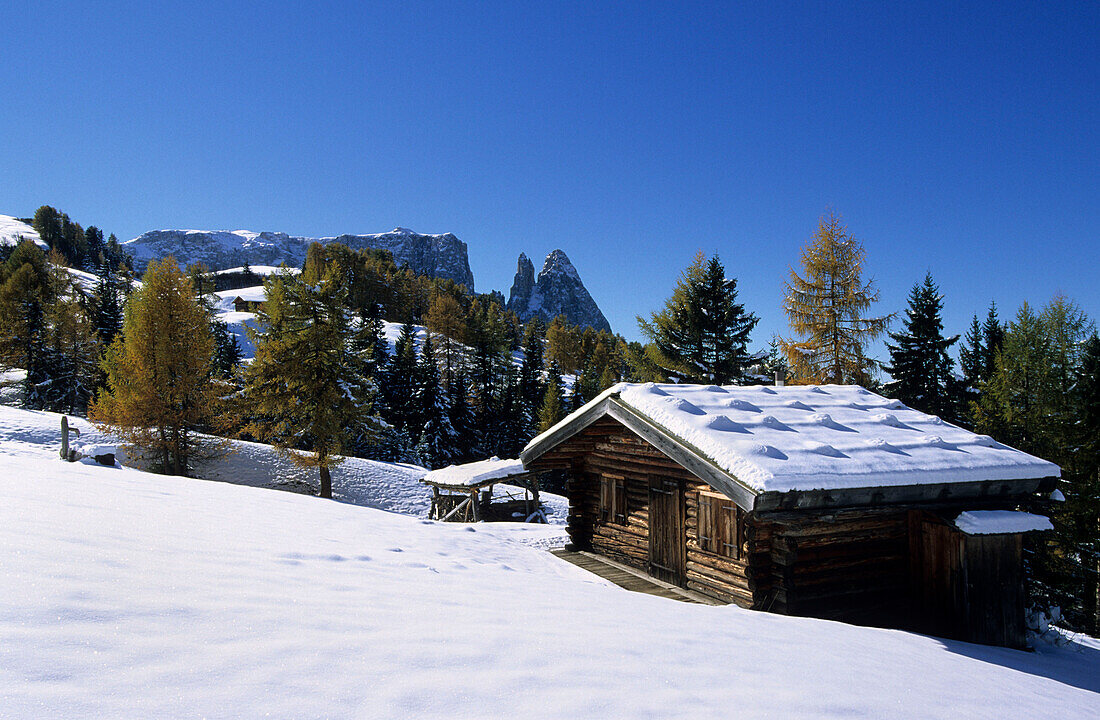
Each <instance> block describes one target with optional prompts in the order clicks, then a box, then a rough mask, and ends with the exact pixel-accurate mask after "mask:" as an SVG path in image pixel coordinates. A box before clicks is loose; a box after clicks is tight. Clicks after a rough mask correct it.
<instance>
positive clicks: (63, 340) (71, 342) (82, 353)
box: [36, 269, 99, 415]
mask: <svg viewBox="0 0 1100 720" xmlns="http://www.w3.org/2000/svg"><path fill="white" fill-rule="evenodd" d="M51 275H52V278H51V280H52V282H53V284H54V287H55V288H56V291H55V295H56V300H55V301H54V302H53V303H52V304H51V305H50V307H49V309H48V310H47V312H46V343H45V348H44V350H45V355H44V361H45V362H44V371H43V380H42V382H41V383H40V384H39V386H38V387H37V388H36V395H37V396H38V397H39V398H40V402H41V407H43V408H44V409H46V410H51V411H53V412H59V413H69V414H77V415H84V414H85V413H86V412H87V409H88V401H89V400H90V399H91V396H92V392H93V391H94V390H95V387H96V383H97V380H98V378H99V373H98V367H97V361H98V359H99V343H98V341H97V339H96V335H95V332H94V329H93V327H92V322H91V320H90V318H89V317H88V312H87V310H86V308H85V303H84V302H83V295H82V293H81V290H80V288H79V286H78V285H77V284H76V282H75V281H74V280H73V278H72V276H71V275H69V274H68V273H66V272H64V271H63V270H60V269H55V270H53V271H52V273H51Z"/></svg>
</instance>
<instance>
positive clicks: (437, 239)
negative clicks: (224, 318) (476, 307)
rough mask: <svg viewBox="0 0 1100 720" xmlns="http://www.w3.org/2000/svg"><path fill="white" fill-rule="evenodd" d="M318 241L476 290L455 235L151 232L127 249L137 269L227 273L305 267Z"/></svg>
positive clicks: (398, 230)
mask: <svg viewBox="0 0 1100 720" xmlns="http://www.w3.org/2000/svg"><path fill="white" fill-rule="evenodd" d="M315 242H318V243H321V244H322V245H328V244H329V243H341V244H343V245H347V246H348V247H349V248H352V249H355V250H359V249H364V248H378V249H382V250H389V251H390V252H391V253H393V259H394V261H395V262H396V263H397V264H398V265H399V266H400V265H408V266H409V267H410V268H411V269H412V270H413V271H414V272H416V273H419V274H421V275H428V276H431V277H438V278H446V279H449V280H454V281H455V282H458V283H461V284H463V285H465V286H466V288H467V289H468V290H470V291H471V292H472V291H473V290H474V274H473V272H472V271H471V270H470V261H469V257H468V255H467V248H466V243H464V242H462V241H461V240H459V239H458V238H457V237H455V236H454V235H453V234H452V233H443V234H440V235H424V234H421V233H417V232H413V231H412V230H409V229H407V228H401V227H399V228H395V229H393V230H391V231H390V232H385V233H376V234H373V235H350V234H347V235H337V236H334V237H321V238H311V237H300V236H295V235H288V234H286V233H282V232H258V233H257V232H251V231H249V230H216V231H211V230H151V231H149V232H147V233H144V234H142V235H139V236H138V237H136V238H134V239H133V240H128V241H126V242H124V243H123V244H122V247H123V248H124V249H126V250H127V251H128V252H130V253H131V254H132V255H133V256H134V261H135V264H136V265H137V266H138V268H143V267H144V266H145V265H146V264H147V263H148V262H149V261H150V260H159V259H161V258H164V257H167V256H169V255H172V256H174V257H175V258H176V260H177V261H178V262H179V263H180V264H181V265H188V264H190V263H195V262H201V263H204V264H205V265H206V266H207V267H209V268H210V269H211V270H224V269H226V268H231V267H235V266H239V265H245V264H248V265H280V264H282V263H286V264H288V265H291V266H295V267H300V266H301V265H302V263H303V262H304V261H305V258H306V251H307V250H308V249H309V246H310V245H311V244H312V243H315Z"/></svg>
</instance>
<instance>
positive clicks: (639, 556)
mask: <svg viewBox="0 0 1100 720" xmlns="http://www.w3.org/2000/svg"><path fill="white" fill-rule="evenodd" d="M565 466H568V467H570V468H571V469H572V472H571V477H570V480H569V481H568V482H567V483H566V494H567V496H568V497H569V526H568V531H569V536H570V539H571V540H572V542H573V544H574V545H575V546H576V547H578V548H580V549H585V550H591V551H593V552H596V553H599V554H601V555H604V556H606V557H609V558H611V559H612V560H615V561H617V562H621V563H623V564H624V565H628V566H630V567H633V568H637V569H639V570H642V571H643V572H647V573H648V572H650V568H649V552H650V549H649V547H650V539H649V478H650V477H654V476H657V477H663V478H670V479H675V480H679V481H680V482H681V487H682V492H683V501H684V522H685V543H686V548H685V556H686V558H685V559H686V562H685V571H684V577H683V581H682V583H681V584H682V585H683V586H684V587H687V588H688V589H690V590H694V591H696V592H699V593H703V594H705V595H708V596H710V597H714V598H716V599H719V600H723V601H725V602H731V603H737V604H739V605H742V606H744V607H753V606H755V605H756V604H757V601H758V599H759V598H760V597H763V593H765V592H766V591H767V590H768V589H769V587H770V578H769V576H768V572H767V568H766V567H759V568H757V567H751V565H752V563H753V562H756V563H763V564H765V565H766V563H767V560H768V550H767V547H766V542H767V535H766V534H761V533H754V532H753V531H752V530H751V529H749V528H748V526H747V525H746V532H745V538H746V539H745V545H744V547H743V548H742V552H741V558H740V559H734V558H727V557H721V556H719V555H717V554H715V553H712V552H706V551H703V550H701V549H700V547H699V542H698V522H699V504H698V491H700V490H711V488H710V486H709V485H707V484H706V483H704V482H702V481H701V480H699V478H697V477H695V476H694V475H692V474H691V473H690V472H688V471H687V470H685V469H684V468H683V467H681V466H680V465H678V464H677V463H675V462H674V461H672V460H671V459H669V458H668V457H667V456H666V455H664V454H663V453H661V452H660V451H659V450H657V449H656V448H655V447H653V446H652V445H650V444H649V443H647V442H646V441H645V440H643V439H641V438H640V437H638V436H637V435H635V434H634V433H633V432H632V431H630V430H629V429H627V428H625V427H624V426H623V425H621V424H619V423H618V422H616V421H614V420H611V419H610V418H605V419H603V420H600V421H598V422H596V423H593V424H592V425H590V426H589V427H587V428H586V429H585V430H583V431H581V432H580V433H578V434H577V435H575V436H573V437H572V438H570V439H569V440H567V441H565V442H563V443H562V444H561V445H559V446H558V447H556V448H554V450H552V451H550V452H548V453H546V454H544V455H543V456H542V457H540V458H539V459H538V460H536V461H535V462H534V463H532V469H536V470H540V469H550V468H555V467H565ZM601 477H611V478H622V479H623V480H624V483H623V487H624V489H625V491H626V496H627V504H626V513H625V515H626V522H625V523H616V522H610V521H605V520H602V519H601V518H600V509H599V505H600V478H601ZM738 516H739V520H740V521H742V522H744V521H745V515H744V513H743V512H739V513H738Z"/></svg>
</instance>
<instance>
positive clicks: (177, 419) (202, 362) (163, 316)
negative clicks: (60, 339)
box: [89, 257, 225, 475]
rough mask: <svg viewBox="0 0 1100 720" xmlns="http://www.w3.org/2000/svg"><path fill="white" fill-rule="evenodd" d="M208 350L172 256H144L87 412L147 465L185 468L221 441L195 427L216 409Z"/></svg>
mask: <svg viewBox="0 0 1100 720" xmlns="http://www.w3.org/2000/svg"><path fill="white" fill-rule="evenodd" d="M213 354H214V340H213V338H211V337H210V326H209V323H208V322H207V315H206V310H205V309H204V308H203V306H202V304H201V303H200V302H199V299H198V297H197V295H196V293H195V290H194V288H192V286H191V283H190V282H189V281H188V279H187V277H186V276H185V275H184V274H183V273H182V272H181V271H180V269H179V266H178V265H176V261H175V259H173V258H172V257H168V258H167V259H165V260H163V261H160V262H157V261H153V262H151V263H149V266H148V267H147V268H146V270H145V275H144V277H143V280H142V287H141V288H140V289H138V290H136V291H135V292H134V294H133V295H132V296H131V298H130V301H129V303H127V306H126V317H125V320H124V322H123V330H122V334H120V335H119V336H118V337H116V338H115V341H114V343H113V344H112V345H111V347H110V348H109V349H108V351H107V355H106V358H105V359H104V361H103V369H104V371H105V372H106V374H107V387H106V389H105V390H104V391H103V392H102V393H101V394H100V395H99V397H98V398H97V399H96V400H95V401H94V402H93V403H92V405H91V407H90V408H89V417H91V418H92V420H93V421H95V422H96V423H97V424H98V425H99V426H101V427H103V428H104V429H106V430H108V431H110V432H112V433H114V434H116V435H119V436H120V437H122V438H123V439H124V440H125V442H126V445H127V446H128V447H129V448H130V450H131V451H132V452H134V453H135V454H137V455H140V456H144V457H145V458H146V459H148V460H150V461H151V462H152V467H153V469H155V470H157V471H159V472H163V473H168V474H172V475H184V474H186V473H187V472H189V471H190V470H191V469H192V468H193V466H194V465H195V464H197V463H199V462H202V461H205V460H209V459H211V458H213V457H215V456H217V455H218V454H220V453H221V452H223V451H224V448H225V443H223V442H219V441H215V440H210V439H207V438H204V437H203V436H201V435H199V434H198V433H199V432H200V431H202V430H204V429H207V428H208V427H209V426H210V424H211V423H212V422H213V421H214V420H215V415H216V412H217V398H216V393H215V392H214V386H213V384H212V383H211V380H210V375H211V365H212V358H213Z"/></svg>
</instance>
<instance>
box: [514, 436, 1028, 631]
mask: <svg viewBox="0 0 1100 720" xmlns="http://www.w3.org/2000/svg"><path fill="white" fill-rule="evenodd" d="M531 469H533V470H536V471H541V470H551V469H565V470H568V473H569V480H568V482H567V483H566V494H567V495H568V497H569V506H570V507H569V525H568V531H569V535H570V538H571V540H572V542H573V544H574V545H575V546H576V547H578V548H579V549H586V550H591V551H593V552H596V553H598V554H601V555H604V556H606V557H609V558H611V559H613V560H616V561H618V562H620V563H623V564H624V565H627V566H630V567H634V568H637V569H639V570H641V571H643V572H646V573H650V574H653V569H652V568H651V567H650V565H649V561H650V535H649V529H650V512H649V510H650V508H649V505H650V503H649V482H650V478H653V477H660V478H668V479H673V480H677V481H679V483H680V487H681V491H682V493H683V496H682V499H683V507H684V541H685V546H684V559H685V562H684V572H683V577H682V578H681V579H680V584H681V585H683V586H684V587H686V588H688V589H690V590H694V591H696V592H699V593H702V594H705V595H708V596H710V597H714V598H716V599H719V600H722V601H725V602H731V603H736V604H738V605H741V606H743V607H751V608H755V609H760V610H769V611H772V612H779V613H783V614H788V615H800V616H807V617H818V618H825V619H831V620H840V621H843V622H849V623H854V624H859V625H872V626H878V627H891V628H902V629H914V630H917V631H921V632H930V633H932V634H939V635H944V636H948V637H960V638H962V639H967V640H970V641H973V642H985V643H992V644H998V645H1009V646H1017V647H1018V646H1020V645H1021V644H1022V642H1023V639H1022V638H1023V603H1024V598H1023V577H1022V560H1021V544H1020V536H1018V535H1016V536H1002V537H990V538H965V539H961V540H960V539H959V538H958V534H957V531H954V530H953V529H951V528H949V527H948V524H947V523H945V522H944V518H951V517H954V516H955V515H957V514H958V512H959V511H960V510H962V509H967V508H973V507H986V508H989V509H1009V508H1011V507H1013V506H1014V504H1015V503H1016V502H1017V501H1018V500H1019V499H1018V498H1012V497H1007V496H997V497H990V498H985V499H970V500H953V499H947V498H945V499H944V500H943V501H941V502H938V503H930V504H926V505H922V506H888V507H861V508H852V509H844V510H834V511H830V512H821V511H805V512H794V511H782V512H780V511H775V512H745V511H743V510H741V509H740V508H738V510H737V521H738V523H739V525H740V527H741V533H740V546H739V552H738V553H737V554H738V555H739V557H736V558H733V557H725V556H723V555H719V554H717V553H715V552H710V551H705V550H703V549H702V547H701V546H700V543H699V492H700V491H711V492H713V489H712V488H711V487H710V486H709V485H708V484H706V483H704V482H703V481H701V480H700V479H699V478H698V477H696V476H694V475H692V474H691V473H690V472H689V471H687V470H686V469H684V468H683V467H681V466H680V465H678V464H677V463H675V462H674V461H673V460H671V459H669V458H668V457H667V456H665V455H664V454H663V453H661V452H660V451H659V450H657V449H656V448H655V447H653V446H652V445H650V444H649V443H647V442H646V441H645V440H643V439H641V438H640V437H638V436H637V435H635V434H634V433H633V432H632V431H630V430H629V429H627V428H626V427H624V426H623V425H621V424H620V423H618V422H617V421H615V420H613V419H611V418H609V417H604V418H602V419H600V420H598V421H597V422H595V423H593V424H592V425H590V426H589V427H588V428H586V429H585V430H583V431H581V432H580V433H578V434H577V435H575V436H573V437H571V438H569V439H568V440H566V441H564V442H562V443H561V444H560V445H558V446H557V447H556V448H554V449H553V450H552V451H549V452H547V453H545V454H544V455H542V456H541V457H539V458H538V459H537V460H535V461H533V462H532V463H531ZM605 477H609V478H621V479H622V482H621V487H622V489H623V492H624V493H625V495H626V506H625V512H624V513H623V516H624V518H623V519H624V520H625V521H619V522H614V521H613V518H610V519H605V518H601V516H600V486H601V478H605ZM929 518H938V519H935V520H934V521H933V520H929ZM941 536H942V537H941ZM948 536H950V537H948ZM991 608H996V610H995V611H991ZM964 628H971V629H972V630H965V629H964ZM975 628H976V629H975Z"/></svg>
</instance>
